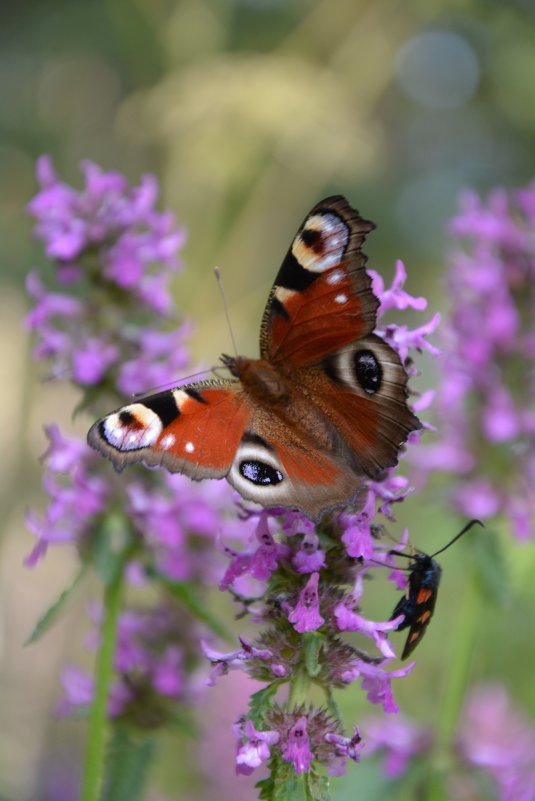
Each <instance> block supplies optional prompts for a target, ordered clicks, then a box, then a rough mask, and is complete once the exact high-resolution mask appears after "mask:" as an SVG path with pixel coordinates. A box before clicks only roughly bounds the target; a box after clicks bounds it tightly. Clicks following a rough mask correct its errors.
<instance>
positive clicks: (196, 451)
mask: <svg viewBox="0 0 535 801" xmlns="http://www.w3.org/2000/svg"><path fill="white" fill-rule="evenodd" d="M250 415H251V408H250V404H249V402H248V399H247V397H246V395H245V394H244V392H243V390H242V388H241V386H240V384H239V383H238V382H199V383H196V384H189V385H186V386H182V387H177V388H176V389H172V390H167V391H166V392H159V393H158V394H156V395H150V396H149V397H147V398H143V399H142V400H139V401H136V402H135V403H131V404H129V405H128V406H123V407H122V408H121V409H117V410H116V411H115V412H112V413H111V414H109V415H107V416H106V417H103V418H102V419H101V420H98V421H97V422H96V423H95V424H94V425H93V426H92V427H91V429H90V430H89V433H88V442H89V444H90V445H91V446H92V447H93V448H96V449H97V450H99V451H100V452H101V453H102V454H104V456H107V457H108V458H109V459H111V461H112V462H113V464H114V466H115V467H116V468H117V469H119V470H121V469H122V468H123V467H124V466H125V465H127V464H132V463H135V462H144V463H145V464H147V465H150V466H156V465H163V466H164V467H165V468H167V470H169V471H170V472H172V473H185V474H186V475H187V476H190V477H191V478H195V479H201V478H220V477H222V476H225V475H226V474H227V473H228V471H229V469H230V466H231V464H232V460H233V459H234V456H235V453H236V450H237V448H238V445H239V442H240V439H241V437H242V434H243V431H244V429H245V428H246V426H247V421H248V420H249V418H250Z"/></svg>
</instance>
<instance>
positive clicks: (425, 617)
mask: <svg viewBox="0 0 535 801" xmlns="http://www.w3.org/2000/svg"><path fill="white" fill-rule="evenodd" d="M430 617H431V612H430V611H429V609H426V610H425V612H422V614H421V615H420V617H419V618H418V620H417V623H425V622H426V620H429V618H430Z"/></svg>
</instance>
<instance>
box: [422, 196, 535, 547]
mask: <svg viewBox="0 0 535 801" xmlns="http://www.w3.org/2000/svg"><path fill="white" fill-rule="evenodd" d="M534 203H535V185H534V184H531V185H530V186H528V187H526V188H525V189H523V190H520V192H516V193H512V192H511V193H509V192H506V191H504V190H502V189H498V190H496V191H494V192H493V193H491V195H490V197H489V198H488V200H487V201H486V202H485V201H482V200H481V199H480V198H479V197H478V196H477V195H476V194H475V193H473V192H468V193H465V194H463V196H462V197H461V201H460V212H459V214H458V215H457V216H456V217H455V219H454V220H453V221H452V222H451V224H450V231H451V233H452V234H453V236H454V238H455V240H456V241H455V248H454V250H453V252H452V255H451V259H450V268H449V272H448V277H447V291H448V293H449V296H450V300H451V310H450V313H449V318H448V320H447V324H446V330H445V332H444V337H443V340H444V341H443V348H442V350H443V366H442V376H443V378H442V380H441V383H440V385H439V387H438V392H437V406H438V417H437V430H438V432H439V434H440V439H439V440H438V441H437V442H436V443H435V444H431V445H425V446H423V447H422V448H421V449H418V450H417V451H416V452H415V453H414V455H413V458H414V462H415V464H416V466H417V468H418V470H419V472H420V477H421V478H422V479H424V478H426V477H427V474H428V473H429V472H431V471H433V472H437V471H440V472H448V473H450V474H451V479H452V480H451V482H450V485H451V486H452V490H451V498H452V501H453V504H454V506H455V508H456V509H457V510H458V511H459V512H461V513H462V514H463V515H467V516H470V517H479V518H481V519H483V520H485V519H490V518H492V517H494V516H496V515H502V516H504V517H506V518H509V521H510V523H511V529H512V530H513V531H514V532H515V533H516V535H517V536H518V537H519V538H520V539H524V538H526V536H531V537H532V536H533V530H534V528H533V523H532V524H531V534H529V533H528V529H529V524H527V519H528V518H529V516H530V515H531V521H533V518H534V515H535V491H534V489H533V487H534V486H535V485H534V482H533V464H535V437H534V429H533V426H532V423H531V418H532V410H533V398H534V396H535V382H534V381H533V375H534V371H535V349H534V348H533V343H534V342H535V314H534V309H535V302H534V301H535V270H534V268H533V237H534V235H535V219H534V217H533V214H532V209H533V206H534ZM519 376H524V377H525V379H526V380H524V379H522V380H521V381H519ZM512 497H514V498H515V499H516V500H515V504H514V508H516V509H518V508H519V505H521V506H522V507H523V512H522V514H521V516H520V517H518V516H516V515H515V514H514V513H512V506H511V502H510V499H511V498H512Z"/></svg>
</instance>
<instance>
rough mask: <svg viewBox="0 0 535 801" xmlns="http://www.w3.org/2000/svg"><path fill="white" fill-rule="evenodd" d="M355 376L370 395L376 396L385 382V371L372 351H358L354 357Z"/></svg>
mask: <svg viewBox="0 0 535 801" xmlns="http://www.w3.org/2000/svg"><path fill="white" fill-rule="evenodd" d="M353 360H354V367H355V375H356V377H357V381H358V382H359V384H360V386H361V387H362V389H363V390H364V392H366V393H367V394H368V395H374V394H375V393H376V392H377V391H378V390H379V389H380V388H381V382H382V380H383V370H382V367H381V365H380V364H379V362H378V361H377V358H376V357H375V355H374V354H373V353H372V352H371V350H358V351H357V352H356V353H355V354H354V356H353Z"/></svg>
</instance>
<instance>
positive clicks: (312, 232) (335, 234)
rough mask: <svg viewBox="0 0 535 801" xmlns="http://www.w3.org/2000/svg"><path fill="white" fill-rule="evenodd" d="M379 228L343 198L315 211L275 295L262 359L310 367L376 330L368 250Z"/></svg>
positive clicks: (278, 280) (299, 234)
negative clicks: (365, 245) (367, 241)
mask: <svg viewBox="0 0 535 801" xmlns="http://www.w3.org/2000/svg"><path fill="white" fill-rule="evenodd" d="M374 228H375V225H374V224H373V223H371V222H368V221H367V220H364V219H362V217H361V216H360V215H359V213H358V212H357V211H355V209H352V208H351V206H350V205H349V204H348V202H347V201H346V200H345V198H343V197H331V198H326V199H325V200H323V201H321V202H320V203H318V204H317V205H316V206H314V208H313V209H312V211H311V212H310V214H309V215H308V216H307V217H306V219H305V221H304V222H303V224H302V225H301V227H300V228H299V230H298V232H297V234H296V236H295V237H294V240H293V242H292V245H291V247H290V250H289V251H288V253H287V255H286V257H285V259H284V261H283V263H282V266H281V268H280V270H279V272H278V274H277V277H276V279H275V283H274V285H273V288H272V290H271V294H270V296H269V299H268V303H267V306H266V310H265V312H264V317H263V320H262V328H261V336H260V352H261V355H262V357H264V358H267V359H270V360H272V361H276V362H278V361H284V362H286V363H291V364H295V365H300V364H301V365H305V364H309V363H313V362H316V361H318V359H320V358H321V357H322V356H324V355H326V354H328V353H332V352H334V351H335V350H338V349H339V348H341V347H343V346H344V345H346V344H348V343H350V342H352V341H354V340H355V339H359V338H360V337H363V336H365V335H366V334H369V333H370V332H371V331H372V330H373V328H374V326H375V318H376V311H377V307H378V300H377V298H376V297H375V296H374V294H373V293H372V289H371V279H370V277H369V276H368V274H367V272H366V270H365V264H366V256H365V255H364V253H363V252H362V245H363V243H364V240H365V238H366V235H367V234H368V233H369V232H370V231H372V230H373V229H374Z"/></svg>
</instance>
